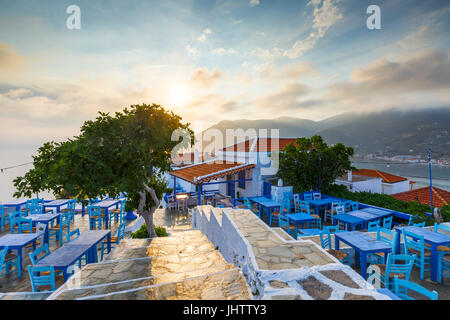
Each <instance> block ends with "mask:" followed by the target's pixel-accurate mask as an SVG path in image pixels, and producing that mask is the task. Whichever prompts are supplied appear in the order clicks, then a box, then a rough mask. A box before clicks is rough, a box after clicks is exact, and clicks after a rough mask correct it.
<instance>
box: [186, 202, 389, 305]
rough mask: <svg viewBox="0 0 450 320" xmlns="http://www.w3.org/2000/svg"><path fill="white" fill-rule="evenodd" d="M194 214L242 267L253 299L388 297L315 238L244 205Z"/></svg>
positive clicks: (198, 225) (205, 208)
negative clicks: (273, 224) (297, 234)
mask: <svg viewBox="0 0 450 320" xmlns="http://www.w3.org/2000/svg"><path fill="white" fill-rule="evenodd" d="M194 215H195V217H194V218H193V227H194V228H198V229H200V230H201V231H202V232H203V233H204V234H206V235H207V237H208V238H209V239H210V240H211V241H212V242H213V243H214V244H216V245H217V246H218V247H219V250H220V252H221V253H222V255H223V256H224V257H225V259H226V260H227V261H230V262H233V263H234V264H235V265H236V266H239V267H240V268H242V270H243V272H244V275H245V277H246V280H247V283H249V285H250V287H251V289H252V292H253V294H254V295H255V296H256V297H257V298H262V299H298V300H303V299H304V300H313V299H338V300H341V299H343V300H359V299H363V300H374V299H389V298H388V297H387V296H385V295H382V294H380V293H378V292H377V291H376V290H375V289H374V288H373V287H372V286H371V285H369V284H367V283H366V282H365V280H364V279H363V278H362V277H361V276H360V275H359V274H357V273H356V272H355V271H354V270H352V269H351V268H350V267H348V266H345V265H343V264H341V263H340V262H339V261H337V260H336V259H335V258H334V257H332V256H331V255H329V254H328V253H327V252H326V251H325V250H323V249H322V248H321V247H320V245H317V244H316V243H315V242H314V241H310V240H293V239H292V238H290V237H289V236H288V237H286V236H285V235H284V236H283V235H281V234H280V230H277V228H270V227H268V226H267V225H266V224H265V223H264V222H263V221H261V220H260V219H258V218H257V217H256V216H255V215H254V214H253V213H252V212H251V211H249V210H245V209H219V208H213V207H211V206H200V207H197V209H196V211H195V213H194Z"/></svg>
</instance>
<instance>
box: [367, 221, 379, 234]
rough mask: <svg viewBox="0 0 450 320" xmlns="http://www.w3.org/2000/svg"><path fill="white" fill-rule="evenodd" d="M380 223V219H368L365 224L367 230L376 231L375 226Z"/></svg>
mask: <svg viewBox="0 0 450 320" xmlns="http://www.w3.org/2000/svg"><path fill="white" fill-rule="evenodd" d="M379 225H380V220H374V221H370V222H369V223H368V224H367V232H373V231H377V229H378V228H377V227H378V226H379Z"/></svg>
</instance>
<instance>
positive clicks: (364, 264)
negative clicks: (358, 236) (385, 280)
mask: <svg viewBox="0 0 450 320" xmlns="http://www.w3.org/2000/svg"><path fill="white" fill-rule="evenodd" d="M360 255H361V276H362V277H363V278H364V279H367V270H366V269H367V254H366V253H365V252H361V253H360Z"/></svg>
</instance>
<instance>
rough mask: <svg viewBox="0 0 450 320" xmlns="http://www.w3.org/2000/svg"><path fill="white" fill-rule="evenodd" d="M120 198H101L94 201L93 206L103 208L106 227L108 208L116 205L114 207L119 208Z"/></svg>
mask: <svg viewBox="0 0 450 320" xmlns="http://www.w3.org/2000/svg"><path fill="white" fill-rule="evenodd" d="M120 201H121V199H116V200H103V201H101V202H98V203H95V204H94V206H98V207H100V209H102V210H105V215H106V228H109V209H110V208H111V207H114V206H115V207H116V209H119V204H120Z"/></svg>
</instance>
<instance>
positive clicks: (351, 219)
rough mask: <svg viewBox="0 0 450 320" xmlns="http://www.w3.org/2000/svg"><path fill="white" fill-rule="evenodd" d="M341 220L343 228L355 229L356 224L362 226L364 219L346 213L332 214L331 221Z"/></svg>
mask: <svg viewBox="0 0 450 320" xmlns="http://www.w3.org/2000/svg"><path fill="white" fill-rule="evenodd" d="M335 221H337V222H342V223H343V224H344V225H345V229H346V230H348V229H350V230H352V231H353V230H355V227H357V226H361V227H362V226H363V225H364V220H363V219H361V218H358V217H355V216H352V215H350V214H348V213H340V214H337V215H335V216H333V222H335Z"/></svg>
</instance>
